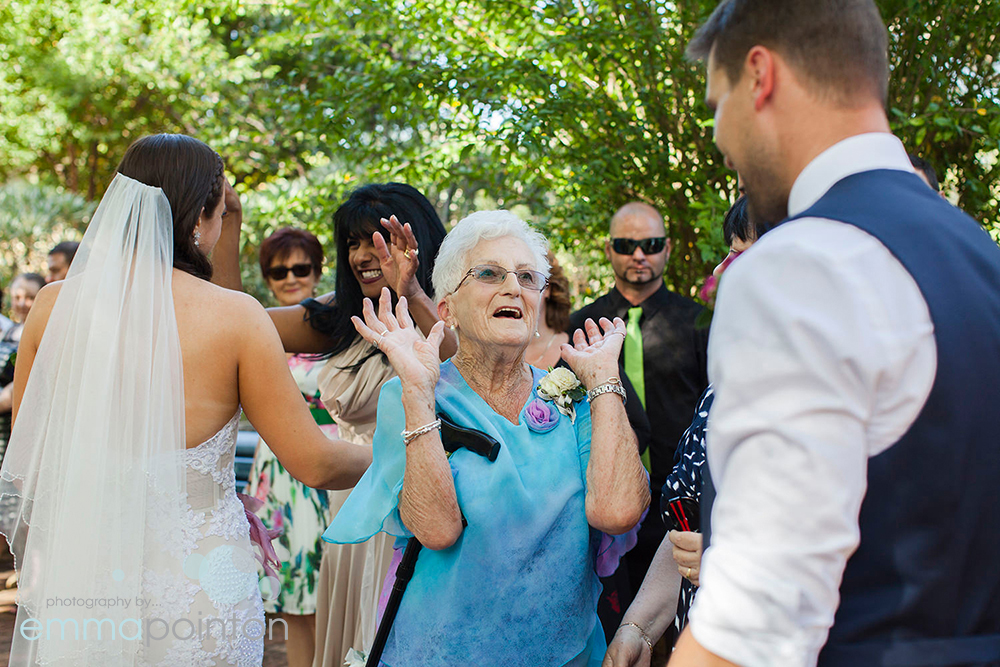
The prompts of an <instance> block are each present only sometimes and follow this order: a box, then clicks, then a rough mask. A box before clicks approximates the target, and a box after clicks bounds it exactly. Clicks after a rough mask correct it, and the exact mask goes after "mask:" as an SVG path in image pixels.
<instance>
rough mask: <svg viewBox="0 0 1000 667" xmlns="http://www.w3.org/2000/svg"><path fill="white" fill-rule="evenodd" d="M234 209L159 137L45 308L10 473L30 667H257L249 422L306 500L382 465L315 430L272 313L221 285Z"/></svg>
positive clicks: (132, 168) (219, 183) (191, 146)
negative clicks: (245, 449)
mask: <svg viewBox="0 0 1000 667" xmlns="http://www.w3.org/2000/svg"><path fill="white" fill-rule="evenodd" d="M227 205H228V206H230V207H231V208H232V209H233V212H232V213H230V214H231V215H238V214H239V213H238V208H239V200H238V199H237V198H236V196H235V193H234V192H233V191H232V188H231V187H229V184H228V183H227V181H226V180H225V177H224V175H223V164H222V159H221V158H220V157H219V156H218V154H216V153H215V152H214V151H213V150H212V149H211V148H209V147H208V146H207V145H205V144H204V143H202V142H200V141H198V140H196V139H192V138H191V137H187V136H183V135H156V136H149V137H144V138H142V139H140V140H138V141H136V142H135V143H134V144H132V146H131V147H130V148H129V149H128V151H127V152H126V154H125V157H124V158H123V159H122V162H121V164H120V165H119V167H118V174H117V175H116V176H115V178H114V180H113V181H112V183H111V185H110V187H109V188H108V191H107V193H106V194H105V196H104V199H103V200H102V201H101V204H100V206H99V208H98V210H97V212H96V213H95V215H94V219H93V221H92V222H91V223H90V226H89V227H88V229H87V233H86V235H85V236H84V240H83V244H82V246H81V248H80V250H79V252H78V254H77V256H76V260H75V261H74V263H73V267H72V269H71V271H70V273H69V276H68V277H67V279H66V280H64V281H62V282H61V283H54V284H52V285H50V286H47V287H45V288H44V289H43V290H42V291H41V292H39V294H38V297H37V300H36V302H35V305H34V308H33V309H32V312H31V315H30V317H29V318H28V321H27V324H26V325H25V329H24V333H23V336H22V339H21V346H20V351H19V358H18V360H17V366H16V376H15V381H14V410H13V413H14V420H15V421H14V429H13V433H12V436H11V441H10V445H9V447H8V449H7V453H6V456H5V459H4V462H3V468H2V471H0V510H2V512H0V532H3V534H4V535H5V536H6V537H7V539H8V542H9V543H10V547H11V551H12V553H13V554H14V556H15V565H16V569H17V570H18V576H19V579H18V589H19V590H18V593H19V605H18V612H17V620H16V625H15V630H14V639H13V643H12V646H11V658H10V663H9V664H10V665H12V666H21V665H56V666H61V665H74V667H77V666H83V667H91V666H93V667H96V666H100V667H121V666H130V667H131V666H139V665H142V666H145V665H149V666H151V667H152V666H161V667H173V666H177V667H180V666H182V665H183V666H184V667H192V666H197V667H210V666H213V665H238V666H239V667H251V666H254V667H259V665H260V664H261V662H262V653H263V639H262V638H263V636H264V634H265V632H266V631H267V629H266V628H265V627H264V614H263V609H262V606H261V585H260V582H259V580H258V576H257V567H256V566H257V560H260V559H262V552H261V550H260V548H259V547H258V548H256V549H255V548H254V547H252V545H251V541H250V537H249V536H250V524H249V523H248V521H247V518H246V516H245V512H244V507H243V504H242V503H241V501H240V499H239V498H238V497H237V495H236V493H235V479H234V473H233V454H234V447H235V441H236V429H237V423H238V418H239V415H240V409H241V408H242V410H243V412H244V413H245V414H246V416H247V417H248V418H249V420H250V422H251V423H252V424H253V426H254V427H255V428H256V429H257V431H258V432H259V433H260V435H261V437H263V438H264V440H265V441H267V443H268V444H269V445H270V447H271V449H272V450H273V452H274V453H275V455H276V456H277V457H278V459H279V461H280V462H281V464H282V465H283V466H284V467H285V468H286V469H287V470H288V471H289V472H290V473H291V474H292V475H293V476H294V477H296V478H298V479H299V480H301V481H302V482H303V483H305V484H306V485H308V486H312V487H319V488H329V489H341V488H349V487H351V486H353V485H354V484H355V482H357V480H358V479H359V478H360V477H361V475H362V473H363V472H364V470H365V469H366V468H367V466H368V464H369V463H370V462H371V450H370V449H366V448H361V447H357V446H355V445H351V444H348V443H345V442H343V441H337V440H328V439H327V438H326V436H325V435H323V433H322V432H321V431H320V430H319V428H318V427H317V426H316V424H315V422H314V421H313V419H312V416H311V415H310V414H309V411H308V409H307V407H306V405H305V403H304V402H303V401H302V400H301V396H300V394H299V391H298V389H297V387H296V386H295V382H294V381H293V380H292V377H291V375H290V374H289V373H288V366H287V364H286V362H285V355H284V352H283V350H282V346H281V342H280V340H279V339H278V334H277V333H276V331H275V329H274V326H273V325H272V324H271V319H270V317H268V315H267V313H266V312H265V311H264V309H263V308H262V307H261V306H260V305H259V304H258V303H257V302H256V301H255V300H254V299H253V298H251V297H249V296H247V295H245V294H241V293H238V292H233V291H229V290H226V289H223V288H221V287H217V286H215V285H213V284H211V283H210V282H209V279H210V277H211V274H212V265H211V262H210V261H209V259H208V256H209V254H210V253H211V252H212V249H213V247H214V245H215V243H216V242H217V241H218V239H219V236H220V230H221V227H222V218H223V217H224V216H226V215H227V212H226V209H227ZM267 589H268V587H267V586H265V587H264V590H267ZM278 631H279V632H280V631H281V629H280V627H279V628H278Z"/></svg>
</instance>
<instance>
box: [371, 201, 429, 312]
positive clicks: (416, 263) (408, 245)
mask: <svg viewBox="0 0 1000 667" xmlns="http://www.w3.org/2000/svg"><path fill="white" fill-rule="evenodd" d="M382 226H383V227H385V228H386V229H388V230H389V240H388V241H386V240H385V238H384V237H383V236H382V234H381V232H375V233H374V234H372V243H373V244H374V246H375V252H377V253H378V261H379V265H380V268H381V269H382V276H383V277H384V278H385V281H386V282H387V283H389V286H390V287H392V289H393V291H395V292H396V294H397V295H398V296H406V297H410V296H413V295H414V294H416V293H417V292H418V291H420V289H421V288H420V282H419V281H418V280H417V269H418V268H419V267H420V259H419V257H418V253H419V251H420V249H419V247H418V244H417V237H416V235H414V233H413V229H412V228H411V227H410V223H406V224H405V225H404V224H401V223H400V222H399V219H398V218H397V217H396V216H394V215H393V216H391V217H390V218H389V219H388V220H386V219H385V218H382Z"/></svg>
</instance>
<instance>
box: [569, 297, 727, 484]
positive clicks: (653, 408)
mask: <svg viewBox="0 0 1000 667" xmlns="http://www.w3.org/2000/svg"><path fill="white" fill-rule="evenodd" d="M639 305H640V306H641V307H642V320H640V322H639V328H640V330H641V331H642V363H643V374H644V376H645V382H646V415H647V417H648V419H649V425H650V430H651V439H650V462H651V464H652V468H653V469H652V471H651V474H650V478H651V479H650V486H651V488H652V489H655V490H656V491H657V492H658V491H659V490H660V487H662V486H663V483H664V481H666V478H667V475H668V474H670V471H671V470H672V469H673V465H674V450H675V449H676V448H677V443H678V441H679V440H680V438H681V436H682V435H683V434H684V431H685V429H687V427H688V425H689V424H690V423H691V417H692V415H693V414H694V409H695V407H696V406H697V403H698V398H699V397H700V396H701V394H702V392H703V391H704V390H705V388H706V387H707V386H708V364H707V358H708V328H703V329H699V328H696V327H695V319H696V318H697V317H698V314H699V313H700V312H701V310H702V306H701V305H699V304H698V303H696V302H695V301H692V300H691V299H688V298H686V297H683V296H681V295H680V294H676V293H674V292H671V291H670V290H668V289H667V288H666V286H665V285H664V286H662V287H661V288H660V289H658V290H657V291H656V292H655V293H654V294H653V295H652V296H650V297H649V298H648V299H646V300H645V301H644V302H643V303H641V304H639ZM632 307H633V306H632V304H631V303H629V302H628V301H627V300H626V299H625V297H624V296H622V294H621V292H619V291H618V290H617V289H612V290H611V291H610V292H608V293H607V294H605V295H604V296H602V297H599V298H597V299H596V300H595V301H594V302H593V303H591V304H589V305H587V306H584V307H583V308H581V309H580V310H578V311H576V312H575V313H573V314H572V315H571V316H570V328H571V330H575V329H577V328H580V327H582V326H583V323H584V321H585V320H586V319H587V318H588V317H590V318H593V320H594V321H595V322H596V321H597V320H598V319H599V318H601V317H607V318H608V319H612V318H614V317H620V318H622V319H623V320H625V321H626V323H627V322H628V311H629V309H630V308H632ZM623 349H624V348H623ZM620 361H621V363H624V357H623V358H622V359H621V360H620Z"/></svg>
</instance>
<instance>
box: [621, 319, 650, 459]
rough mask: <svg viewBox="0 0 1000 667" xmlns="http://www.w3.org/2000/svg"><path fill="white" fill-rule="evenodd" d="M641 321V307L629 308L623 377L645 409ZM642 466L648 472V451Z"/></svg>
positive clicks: (645, 452)
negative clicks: (630, 384)
mask: <svg viewBox="0 0 1000 667" xmlns="http://www.w3.org/2000/svg"><path fill="white" fill-rule="evenodd" d="M641 319H642V306H636V307H635V308H629V310H628V324H626V325H625V346H624V352H625V375H627V376H628V379H629V382H631V383H632V388H633V389H635V393H637V394H639V402H640V403H642V407H643V409H645V407H646V376H645V375H644V374H643V370H642V329H640V328H639V320H641ZM642 465H644V466H646V470H650V469H651V468H650V461H649V449H648V448H647V449H646V451H644V452H643V453H642Z"/></svg>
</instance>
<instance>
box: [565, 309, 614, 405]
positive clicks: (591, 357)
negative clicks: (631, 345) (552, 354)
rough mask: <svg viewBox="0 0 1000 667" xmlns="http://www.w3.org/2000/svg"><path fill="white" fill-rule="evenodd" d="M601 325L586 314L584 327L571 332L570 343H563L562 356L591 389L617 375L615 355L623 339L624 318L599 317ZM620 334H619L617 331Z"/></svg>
mask: <svg viewBox="0 0 1000 667" xmlns="http://www.w3.org/2000/svg"><path fill="white" fill-rule="evenodd" d="M600 322H601V326H600V327H598V326H597V324H596V323H595V322H594V320H592V319H590V318H588V319H587V321H586V322H585V323H584V325H583V329H577V330H576V331H575V332H574V333H573V343H572V344H570V343H563V345H562V348H561V350H560V351H561V352H562V358H563V359H565V360H566V363H567V364H569V367H570V368H572V369H573V372H574V373H576V376H577V377H578V378H580V381H581V382H583V384H584V386H585V387H587V388H588V389H593V388H594V387H596V386H597V385H599V384H601V383H603V382H607V381H608V378H611V377H616V376H617V375H618V372H619V371H618V355H619V353H620V352H621V349H622V343H623V342H624V341H625V322H623V321H622V319H621V318H620V317H616V318H615V320H614V322H612V321H611V320H609V319H608V318H606V317H602V318H601V320H600ZM619 334H621V335H619Z"/></svg>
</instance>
